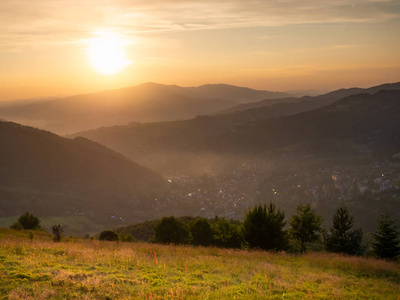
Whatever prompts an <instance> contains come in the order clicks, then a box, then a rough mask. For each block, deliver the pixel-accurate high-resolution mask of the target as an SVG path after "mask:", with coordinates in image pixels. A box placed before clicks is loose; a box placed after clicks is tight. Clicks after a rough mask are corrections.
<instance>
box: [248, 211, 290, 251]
mask: <svg viewBox="0 0 400 300" xmlns="http://www.w3.org/2000/svg"><path fill="white" fill-rule="evenodd" d="M284 219H285V213H284V212H283V211H280V210H279V209H278V210H277V211H276V207H275V204H273V203H270V204H269V205H268V206H267V205H265V204H264V205H263V206H261V205H259V206H256V207H254V208H252V209H250V210H249V211H248V212H247V213H246V216H245V219H244V221H243V234H244V239H245V241H246V242H247V244H248V245H249V247H250V248H260V249H264V250H282V249H284V248H285V247H286V235H285V232H284V230H283V227H284V226H285V224H286V222H285V221H284Z"/></svg>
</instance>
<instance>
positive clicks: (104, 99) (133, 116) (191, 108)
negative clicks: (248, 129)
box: [0, 83, 289, 134]
mask: <svg viewBox="0 0 400 300" xmlns="http://www.w3.org/2000/svg"><path fill="white" fill-rule="evenodd" d="M288 96H289V95H288V94H285V93H279V92H269V91H259V90H253V89H249V88H242V87H236V86H230V85H224V84H209V85H203V86H199V87H187V88H183V87H179V86H176V85H170V86H167V85H161V84H155V83H146V84H142V85H139V86H134V87H128V88H122V89H118V90H109V91H104V92H99V93H94V94H85V95H76V96H72V97H64V98H55V99H48V98H38V99H28V100H15V101H7V102H4V103H0V118H4V119H6V120H9V121H13V122H17V123H22V124H25V125H29V126H34V127H37V128H40V129H45V130H49V131H52V132H55V133H57V134H67V133H73V132H77V131H82V130H88V129H93V128H98V127H102V126H113V125H118V124H127V123H129V122H132V121H135V122H157V121H172V120H182V119H190V118H193V117H195V116H197V115H204V114H211V113H214V112H216V111H220V110H223V109H227V108H229V107H231V106H234V105H236V104H241V103H248V102H252V101H259V100H264V99H275V98H283V97H288Z"/></svg>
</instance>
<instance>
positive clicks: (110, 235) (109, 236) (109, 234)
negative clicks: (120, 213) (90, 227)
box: [99, 230, 118, 241]
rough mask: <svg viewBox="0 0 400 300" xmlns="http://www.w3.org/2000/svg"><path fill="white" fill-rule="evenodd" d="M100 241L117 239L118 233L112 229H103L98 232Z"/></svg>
mask: <svg viewBox="0 0 400 300" xmlns="http://www.w3.org/2000/svg"><path fill="white" fill-rule="evenodd" d="M99 240H100V241H118V234H117V233H116V232H114V231H112V230H104V231H102V232H101V233H100V237H99Z"/></svg>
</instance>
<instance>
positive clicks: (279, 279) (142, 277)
mask: <svg viewBox="0 0 400 300" xmlns="http://www.w3.org/2000/svg"><path fill="white" fill-rule="evenodd" d="M0 235H1V236H4V237H5V238H4V239H1V240H0V268H1V270H2V280H1V281H0V288H1V291H2V295H4V297H5V298H9V299H27V298H28V299H45V298H49V299H70V298H76V299H107V298H108V299H129V298H133V299H205V298H209V299H235V298H236V299H307V298H308V299H398V291H399V289H400V275H399V274H400V266H399V264H398V263H395V262H387V261H382V260H376V259H372V258H363V257H348V256H343V255H338V254H326V253H310V254H306V255H290V254H287V253H269V252H262V251H245V250H232V249H218V248H214V247H196V248H194V247H188V246H174V245H157V244H148V243H115V242H114V243H113V242H102V241H91V240H82V239H77V240H76V241H75V242H62V243H53V242H52V241H51V237H50V236H47V237H46V236H43V237H42V236H41V235H40V233H36V232H35V233H34V238H33V240H30V239H29V238H28V236H29V235H28V233H26V232H17V233H15V232H14V233H13V232H11V230H5V229H0ZM227 266H229V267H227Z"/></svg>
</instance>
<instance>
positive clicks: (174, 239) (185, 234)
mask: <svg viewBox="0 0 400 300" xmlns="http://www.w3.org/2000/svg"><path fill="white" fill-rule="evenodd" d="M154 241H155V242H156V243H162V244H169V243H174V244H188V243H189V242H190V233H189V229H188V228H187V226H186V225H185V224H184V223H183V222H182V221H180V220H177V219H175V217H174V216H171V217H164V218H162V219H161V220H160V221H159V222H158V223H156V225H155V226H154Z"/></svg>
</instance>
